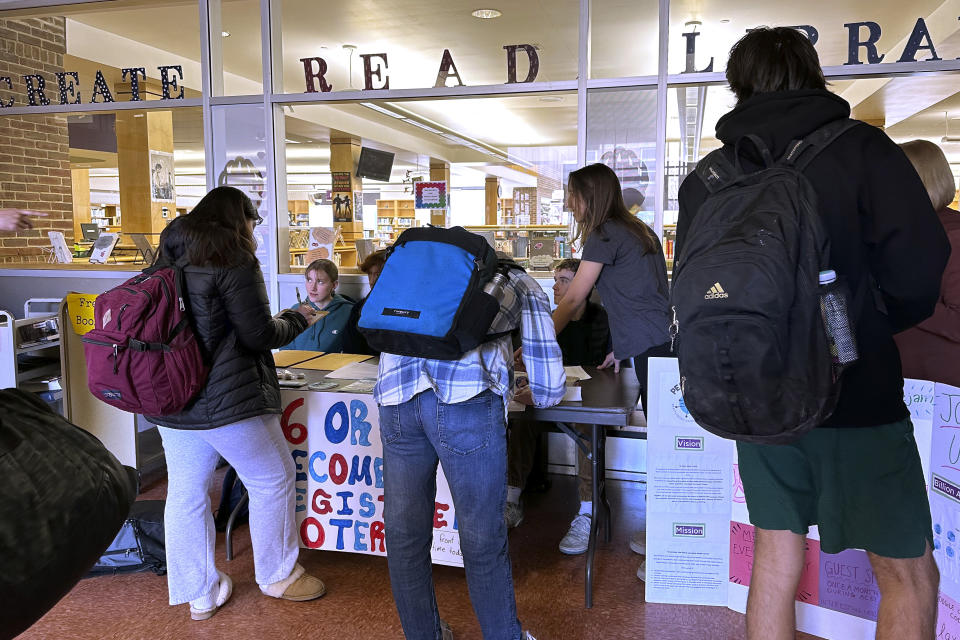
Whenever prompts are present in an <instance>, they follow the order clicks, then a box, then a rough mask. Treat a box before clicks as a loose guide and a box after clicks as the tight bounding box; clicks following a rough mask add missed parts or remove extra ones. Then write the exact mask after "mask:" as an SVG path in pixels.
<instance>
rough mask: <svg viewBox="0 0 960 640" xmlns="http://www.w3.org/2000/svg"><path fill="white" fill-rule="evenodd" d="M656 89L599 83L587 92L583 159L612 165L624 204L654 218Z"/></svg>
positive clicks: (650, 222) (651, 221)
mask: <svg viewBox="0 0 960 640" xmlns="http://www.w3.org/2000/svg"><path fill="white" fill-rule="evenodd" d="M656 145H657V91H656V89H603V90H593V91H590V93H589V94H588V97H587V164H592V163H594V162H601V163H603V164H606V165H607V166H609V167H610V168H612V169H613V170H614V171H615V172H616V174H617V177H619V178H620V184H621V186H622V188H623V199H624V203H625V204H626V205H627V208H628V209H630V211H632V212H633V213H634V214H636V215H637V216H639V217H640V218H641V219H642V220H643V221H644V222H646V223H647V224H648V225H650V226H651V227H653V226H654V223H655V212H656V205H657V203H656V192H655V189H654V184H655V182H656V172H657V171H658V170H659V167H657V160H656Z"/></svg>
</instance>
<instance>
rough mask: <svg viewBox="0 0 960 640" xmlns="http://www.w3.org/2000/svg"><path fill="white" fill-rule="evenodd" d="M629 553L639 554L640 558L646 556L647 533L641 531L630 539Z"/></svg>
mask: <svg viewBox="0 0 960 640" xmlns="http://www.w3.org/2000/svg"><path fill="white" fill-rule="evenodd" d="M630 551H633V552H634V553H639V554H640V555H642V556H645V555H647V532H646V531H644V530H643V529H641V530H640V531H637V532H636V533H634V534H633V537H632V538H630Z"/></svg>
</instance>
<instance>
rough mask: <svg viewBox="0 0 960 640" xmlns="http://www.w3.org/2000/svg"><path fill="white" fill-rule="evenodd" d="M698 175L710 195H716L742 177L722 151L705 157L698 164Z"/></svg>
mask: <svg viewBox="0 0 960 640" xmlns="http://www.w3.org/2000/svg"><path fill="white" fill-rule="evenodd" d="M696 173H697V176H699V177H700V180H701V181H702V182H703V184H704V186H706V187H707V191H709V192H710V193H716V192H717V191H719V190H720V189H722V188H723V187H725V186H726V185H728V184H730V182H732V181H733V180H734V179H736V178H737V177H738V176H739V175H740V172H739V171H738V170H737V168H736V167H735V166H734V164H733V163H732V162H730V161H729V160H728V159H727V156H726V155H725V154H724V153H723V150H722V149H715V150H714V151H711V152H710V153H708V154H707V155H705V156H704V157H703V158H702V159H701V160H700V162H698V163H697V168H696Z"/></svg>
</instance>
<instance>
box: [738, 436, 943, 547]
mask: <svg viewBox="0 0 960 640" xmlns="http://www.w3.org/2000/svg"><path fill="white" fill-rule="evenodd" d="M737 453H738V454H739V457H740V461H739V464H740V478H741V480H742V481H743V490H744V493H745V494H746V497H747V508H748V509H749V510H750V521H751V522H752V523H753V524H754V525H755V526H757V527H760V528H761V529H770V530H785V529H789V530H790V531H793V532H794V533H799V534H806V533H807V528H808V527H809V526H810V525H814V524H815V525H818V526H819V528H820V548H821V549H823V551H825V552H826V553H839V552H841V551H843V550H844V549H866V550H867V551H871V552H873V553H875V554H877V555H879V556H884V557H887V558H916V557H919V556H921V555H923V553H924V552H925V550H926V545H927V544H928V543H929V544H930V548H931V549H932V548H933V527H932V523H931V519H930V503H929V502H928V501H927V489H926V486H925V482H924V478H923V471H922V470H921V467H920V455H919V453H918V452H917V443H916V441H915V440H914V439H913V424H912V423H911V422H910V419H909V418H906V419H904V420H901V421H900V422H894V423H892V424H886V425H881V426H877V427H861V428H847V429H843V428H839V429H838V428H827V427H820V428H817V429H814V430H812V431H811V432H809V433H808V434H806V435H804V436H803V437H802V438H801V439H800V440H798V441H797V442H794V443H792V444H789V445H764V444H750V443H743V442H738V443H737Z"/></svg>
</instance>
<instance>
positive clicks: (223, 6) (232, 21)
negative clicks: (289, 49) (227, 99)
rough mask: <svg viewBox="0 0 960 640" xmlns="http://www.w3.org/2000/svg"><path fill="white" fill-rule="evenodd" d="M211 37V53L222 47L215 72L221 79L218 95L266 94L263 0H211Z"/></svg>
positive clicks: (216, 89) (215, 62)
mask: <svg viewBox="0 0 960 640" xmlns="http://www.w3.org/2000/svg"><path fill="white" fill-rule="evenodd" d="M210 14H211V15H210V38H211V42H212V49H213V50H212V52H211V53H213V54H216V53H217V52H218V48H219V54H220V56H221V57H220V60H222V62H221V63H220V65H219V66H217V58H216V57H215V56H211V57H212V58H213V60H214V68H213V73H214V74H219V77H220V78H221V82H220V84H219V86H216V87H215V91H214V93H215V94H217V95H226V96H235V95H253V94H258V93H263V51H262V46H261V42H262V39H261V36H260V0H211V2H210Z"/></svg>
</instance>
